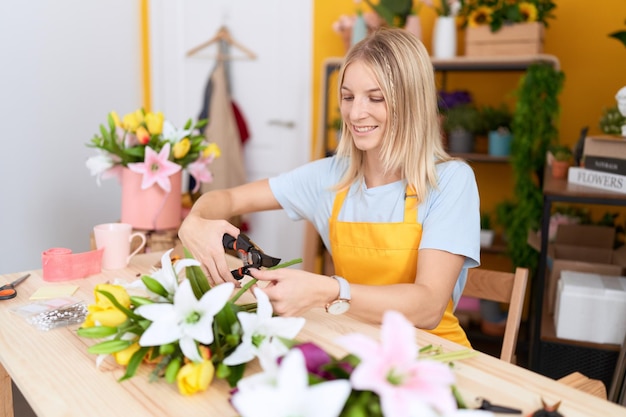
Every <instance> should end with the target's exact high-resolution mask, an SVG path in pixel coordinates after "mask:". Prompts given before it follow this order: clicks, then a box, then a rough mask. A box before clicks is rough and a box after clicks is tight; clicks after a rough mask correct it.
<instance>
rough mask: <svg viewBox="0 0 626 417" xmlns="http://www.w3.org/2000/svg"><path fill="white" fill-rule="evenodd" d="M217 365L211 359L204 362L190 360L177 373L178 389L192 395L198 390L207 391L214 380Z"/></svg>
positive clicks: (184, 393)
mask: <svg viewBox="0 0 626 417" xmlns="http://www.w3.org/2000/svg"><path fill="white" fill-rule="evenodd" d="M214 374H215V367H214V366H213V362H211V361H210V360H203V361H202V362H190V363H188V364H186V365H184V366H183V367H182V368H180V371H178V375H176V383H177V385H178V391H179V392H180V393H181V394H183V395H192V394H195V393H196V392H200V391H206V389H207V388H208V387H209V384H211V381H212V380H213V375H214Z"/></svg>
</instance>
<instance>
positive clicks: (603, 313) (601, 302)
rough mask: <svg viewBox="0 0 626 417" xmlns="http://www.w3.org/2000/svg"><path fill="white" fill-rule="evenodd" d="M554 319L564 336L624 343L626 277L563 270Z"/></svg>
mask: <svg viewBox="0 0 626 417" xmlns="http://www.w3.org/2000/svg"><path fill="white" fill-rule="evenodd" d="M554 322H555V323H554V324H555V327H556V336H557V337H558V338H561V339H571V340H580V341H584V342H594V343H608V344H618V345H619V344H622V342H623V341H624V335H626V277H615V276H606V275H599V274H590V273H584V272H575V271H561V279H560V280H559V283H558V290H557V299H556V307H555V311H554Z"/></svg>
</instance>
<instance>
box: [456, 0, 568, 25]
mask: <svg viewBox="0 0 626 417" xmlns="http://www.w3.org/2000/svg"><path fill="white" fill-rule="evenodd" d="M555 8H556V4H555V3H554V1H552V0H526V1H516V0H463V1H461V9H460V11H459V14H458V18H459V20H460V22H459V23H460V25H461V27H466V26H468V27H478V26H483V25H489V26H490V28H491V31H492V32H497V31H498V30H500V28H501V27H502V26H503V25H506V24H511V23H528V22H540V23H543V24H544V25H545V26H548V22H547V20H548V19H549V18H553V17H554V15H553V14H552V11H553V10H554V9H555Z"/></svg>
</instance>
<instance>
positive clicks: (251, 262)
mask: <svg viewBox="0 0 626 417" xmlns="http://www.w3.org/2000/svg"><path fill="white" fill-rule="evenodd" d="M222 244H223V245H224V248H226V249H232V250H234V251H235V252H236V253H237V256H238V257H239V259H241V260H242V261H243V266H242V267H241V268H237V269H233V270H232V271H230V273H231V274H233V277H234V278H235V279H237V280H240V279H242V278H243V276H244V275H249V274H248V270H249V269H250V268H261V267H266V268H269V267H272V266H276V265H278V263H279V262H280V258H274V257H273V256H269V255H266V254H265V253H264V252H263V251H262V250H261V248H259V247H258V246H257V245H256V243H254V242H253V241H252V240H250V238H249V237H248V236H247V235H246V234H245V233H239V236H238V237H237V239H235V238H234V237H232V236H231V235H229V234H224V236H223V237H222Z"/></svg>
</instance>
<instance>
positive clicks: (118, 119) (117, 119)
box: [111, 111, 122, 127]
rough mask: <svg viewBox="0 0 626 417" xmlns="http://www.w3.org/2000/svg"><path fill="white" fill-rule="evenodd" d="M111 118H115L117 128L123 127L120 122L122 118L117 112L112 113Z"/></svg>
mask: <svg viewBox="0 0 626 417" xmlns="http://www.w3.org/2000/svg"><path fill="white" fill-rule="evenodd" d="M111 117H112V118H113V122H114V123H115V126H117V127H121V126H122V123H121V122H120V116H118V115H117V112H116V111H112V112H111Z"/></svg>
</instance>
